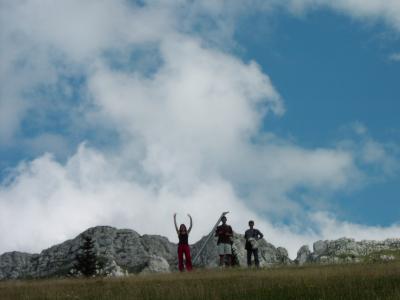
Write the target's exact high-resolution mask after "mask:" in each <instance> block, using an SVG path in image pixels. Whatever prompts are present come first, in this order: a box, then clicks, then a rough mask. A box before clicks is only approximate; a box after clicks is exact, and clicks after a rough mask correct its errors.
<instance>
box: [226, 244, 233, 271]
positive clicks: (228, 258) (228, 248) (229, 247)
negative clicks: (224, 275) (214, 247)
mask: <svg viewBox="0 0 400 300" xmlns="http://www.w3.org/2000/svg"><path fill="white" fill-rule="evenodd" d="M224 250H225V255H226V261H225V262H226V265H227V266H232V265H233V260H232V245H231V244H225V247H224Z"/></svg>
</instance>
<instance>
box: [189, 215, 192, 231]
mask: <svg viewBox="0 0 400 300" xmlns="http://www.w3.org/2000/svg"><path fill="white" fill-rule="evenodd" d="M188 217H189V219H190V226H189V229H188V233H190V230H192V226H193V220H192V216H191V215H190V214H188Z"/></svg>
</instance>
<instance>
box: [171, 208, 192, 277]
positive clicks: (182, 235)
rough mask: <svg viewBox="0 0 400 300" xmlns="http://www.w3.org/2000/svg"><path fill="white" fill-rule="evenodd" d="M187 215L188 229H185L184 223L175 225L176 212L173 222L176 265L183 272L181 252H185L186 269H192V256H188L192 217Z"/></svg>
mask: <svg viewBox="0 0 400 300" xmlns="http://www.w3.org/2000/svg"><path fill="white" fill-rule="evenodd" d="M188 217H189V219H190V226H189V229H186V225H185V224H181V225H180V226H179V229H178V226H177V225H176V213H175V214H174V224H175V230H176V233H177V234H178V239H179V243H178V267H179V271H181V272H183V270H184V266H183V254H185V262H186V270H187V271H191V270H192V258H191V256H190V247H189V233H190V231H191V230H192V225H193V221H192V217H191V215H189V214H188Z"/></svg>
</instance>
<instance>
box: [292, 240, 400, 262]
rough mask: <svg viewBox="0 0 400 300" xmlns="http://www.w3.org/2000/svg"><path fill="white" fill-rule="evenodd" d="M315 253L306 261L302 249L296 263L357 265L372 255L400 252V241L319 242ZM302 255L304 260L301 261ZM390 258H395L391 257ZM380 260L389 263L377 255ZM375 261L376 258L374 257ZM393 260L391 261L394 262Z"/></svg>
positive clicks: (314, 245) (316, 244)
mask: <svg viewBox="0 0 400 300" xmlns="http://www.w3.org/2000/svg"><path fill="white" fill-rule="evenodd" d="M313 250H314V252H313V253H311V254H310V255H309V260H307V259H305V258H304V257H307V254H305V253H303V252H305V250H304V249H302V248H301V249H300V250H299V253H298V258H297V259H296V262H297V263H299V264H301V263H302V262H303V261H304V260H305V261H306V262H314V263H323V264H325V263H357V262H361V261H363V260H366V259H368V257H369V256H370V255H373V254H379V252H382V251H400V239H386V240H384V241H367V240H363V241H355V240H354V239H350V238H340V239H337V240H333V241H328V240H326V241H317V242H315V243H314V244H313ZM299 254H301V255H302V257H303V260H301V259H300V257H299ZM389 257H393V259H396V257H395V256H393V255H390V256H389ZM377 258H378V260H381V261H388V256H387V255H386V256H385V255H383V256H382V255H377ZM374 259H376V258H375V256H374ZM393 259H391V260H393Z"/></svg>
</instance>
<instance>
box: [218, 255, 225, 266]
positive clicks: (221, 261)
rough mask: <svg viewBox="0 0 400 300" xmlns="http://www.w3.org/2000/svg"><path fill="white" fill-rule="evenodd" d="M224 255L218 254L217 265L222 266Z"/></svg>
mask: <svg viewBox="0 0 400 300" xmlns="http://www.w3.org/2000/svg"><path fill="white" fill-rule="evenodd" d="M224 260H225V255H220V256H219V266H220V267H222V266H223V265H224Z"/></svg>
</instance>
